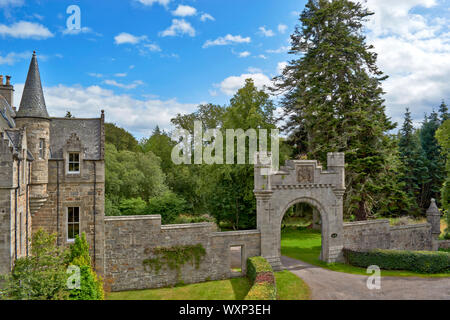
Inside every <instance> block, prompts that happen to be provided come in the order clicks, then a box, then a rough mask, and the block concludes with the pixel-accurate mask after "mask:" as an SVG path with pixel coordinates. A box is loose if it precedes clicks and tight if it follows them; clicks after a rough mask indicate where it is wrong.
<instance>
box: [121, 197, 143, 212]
mask: <svg viewBox="0 0 450 320" xmlns="http://www.w3.org/2000/svg"><path fill="white" fill-rule="evenodd" d="M119 209H120V212H121V214H122V215H124V216H133V215H144V214H146V209H147V203H146V202H145V201H144V200H142V199H141V198H139V197H138V198H131V199H123V200H122V201H120V205H119Z"/></svg>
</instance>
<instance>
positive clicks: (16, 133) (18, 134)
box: [5, 129, 34, 161]
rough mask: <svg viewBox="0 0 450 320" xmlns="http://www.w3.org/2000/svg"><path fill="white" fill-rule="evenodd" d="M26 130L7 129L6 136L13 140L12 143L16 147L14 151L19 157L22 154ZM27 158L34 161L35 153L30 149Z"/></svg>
mask: <svg viewBox="0 0 450 320" xmlns="http://www.w3.org/2000/svg"><path fill="white" fill-rule="evenodd" d="M24 132H25V131H24V130H23V129H6V130H5V133H6V137H8V139H9V140H10V141H11V144H12V145H13V148H14V153H15V154H17V155H18V156H19V157H21V156H22V149H23V146H22V138H23V134H24ZM27 159H28V160H30V161H33V160H34V158H33V155H32V154H31V152H30V151H28V149H27Z"/></svg>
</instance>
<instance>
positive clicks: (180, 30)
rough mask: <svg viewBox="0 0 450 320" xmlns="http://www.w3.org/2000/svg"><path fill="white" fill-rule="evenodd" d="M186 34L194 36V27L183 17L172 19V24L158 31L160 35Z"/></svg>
mask: <svg viewBox="0 0 450 320" xmlns="http://www.w3.org/2000/svg"><path fill="white" fill-rule="evenodd" d="M183 34H187V35H189V36H191V37H195V29H194V28H193V27H192V25H191V24H190V23H189V22H187V21H186V20H184V19H181V20H179V19H173V20H172V25H171V26H170V27H169V28H167V29H166V30H164V31H162V32H160V36H162V37H168V36H170V37H174V36H179V35H183Z"/></svg>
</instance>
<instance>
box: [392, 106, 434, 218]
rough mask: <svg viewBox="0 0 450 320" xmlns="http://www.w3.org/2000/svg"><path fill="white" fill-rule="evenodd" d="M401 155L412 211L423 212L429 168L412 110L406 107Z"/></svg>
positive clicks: (400, 147) (402, 178)
mask: <svg viewBox="0 0 450 320" xmlns="http://www.w3.org/2000/svg"><path fill="white" fill-rule="evenodd" d="M399 136H400V139H399V143H398V147H399V155H400V160H401V162H402V173H401V178H400V181H401V182H403V183H404V190H405V191H406V193H407V194H408V196H409V197H411V198H412V199H414V200H413V201H412V203H413V205H412V208H411V209H412V211H413V213H415V214H420V213H421V208H420V206H421V205H422V202H421V191H422V188H423V185H424V184H425V182H426V181H427V179H428V168H427V167H426V165H425V164H426V158H425V155H424V153H423V150H422V147H421V145H420V141H419V139H418V136H417V135H416V134H415V130H414V127H413V123H412V119H411V112H409V109H408V108H406V113H405V120H404V122H403V126H402V128H401V129H400V132H399Z"/></svg>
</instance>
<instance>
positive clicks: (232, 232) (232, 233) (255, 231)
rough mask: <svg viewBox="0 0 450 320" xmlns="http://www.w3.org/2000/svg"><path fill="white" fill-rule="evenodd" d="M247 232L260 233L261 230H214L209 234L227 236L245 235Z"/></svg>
mask: <svg viewBox="0 0 450 320" xmlns="http://www.w3.org/2000/svg"><path fill="white" fill-rule="evenodd" d="M249 234H261V232H260V231H259V230H242V231H224V232H214V233H212V234H211V236H213V237H228V236H245V235H249Z"/></svg>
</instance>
